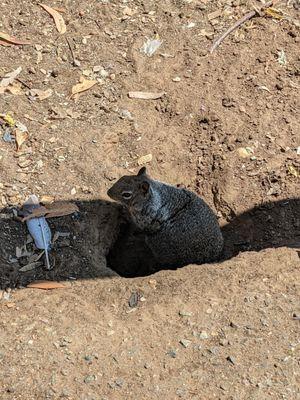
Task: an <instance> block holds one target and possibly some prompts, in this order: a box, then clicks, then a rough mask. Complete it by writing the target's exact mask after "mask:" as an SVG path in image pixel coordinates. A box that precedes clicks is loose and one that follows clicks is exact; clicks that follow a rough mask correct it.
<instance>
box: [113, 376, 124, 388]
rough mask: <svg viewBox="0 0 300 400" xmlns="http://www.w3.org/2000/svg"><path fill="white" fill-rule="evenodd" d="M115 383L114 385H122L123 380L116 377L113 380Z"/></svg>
mask: <svg viewBox="0 0 300 400" xmlns="http://www.w3.org/2000/svg"><path fill="white" fill-rule="evenodd" d="M115 383H116V385H117V386H118V387H120V388H121V387H122V386H124V380H123V379H122V378H118V379H116V380H115Z"/></svg>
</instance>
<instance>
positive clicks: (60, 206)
mask: <svg viewBox="0 0 300 400" xmlns="http://www.w3.org/2000/svg"><path fill="white" fill-rule="evenodd" d="M78 211H79V209H78V207H77V205H76V204H74V203H53V204H49V205H48V204H47V206H45V207H44V206H41V207H39V208H34V209H33V210H32V213H31V214H29V215H28V216H26V217H24V218H22V222H24V221H27V220H29V219H31V218H39V217H46V218H53V217H63V216H65V215H69V214H73V213H74V212H78Z"/></svg>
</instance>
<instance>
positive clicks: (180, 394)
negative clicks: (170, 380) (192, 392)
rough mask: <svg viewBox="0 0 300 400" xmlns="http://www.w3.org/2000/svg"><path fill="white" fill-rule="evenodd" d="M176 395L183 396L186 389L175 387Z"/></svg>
mask: <svg viewBox="0 0 300 400" xmlns="http://www.w3.org/2000/svg"><path fill="white" fill-rule="evenodd" d="M176 395H177V396H178V397H180V398H182V397H184V396H185V395H186V389H177V390H176Z"/></svg>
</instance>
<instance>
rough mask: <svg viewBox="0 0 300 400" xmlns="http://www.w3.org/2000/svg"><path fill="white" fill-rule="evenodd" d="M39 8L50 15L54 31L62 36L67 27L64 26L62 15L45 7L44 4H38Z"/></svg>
mask: <svg viewBox="0 0 300 400" xmlns="http://www.w3.org/2000/svg"><path fill="white" fill-rule="evenodd" d="M40 6H41V7H43V9H44V10H46V11H47V13H49V14H50V15H51V17H52V18H53V19H54V22H55V25H56V29H57V30H58V32H59V33H60V34H64V33H66V31H67V27H66V24H65V21H64V19H63V17H62V15H61V14H60V13H59V12H58V11H56V10H55V9H54V8H51V7H49V6H46V5H45V4H42V3H40Z"/></svg>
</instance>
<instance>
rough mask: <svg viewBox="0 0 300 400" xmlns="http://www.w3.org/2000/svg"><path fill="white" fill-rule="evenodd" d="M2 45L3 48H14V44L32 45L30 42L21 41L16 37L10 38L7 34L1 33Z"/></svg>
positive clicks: (0, 40)
mask: <svg viewBox="0 0 300 400" xmlns="http://www.w3.org/2000/svg"><path fill="white" fill-rule="evenodd" d="M0 44H1V45H2V46H12V45H13V44H16V45H24V44H31V42H29V41H28V40H19V39H17V38H15V37H14V36H10V35H8V34H7V33H4V32H0Z"/></svg>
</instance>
